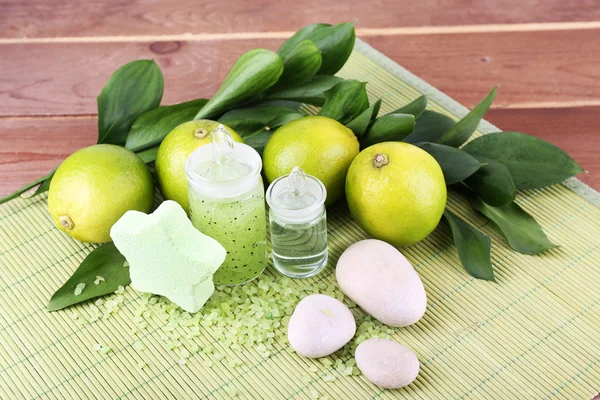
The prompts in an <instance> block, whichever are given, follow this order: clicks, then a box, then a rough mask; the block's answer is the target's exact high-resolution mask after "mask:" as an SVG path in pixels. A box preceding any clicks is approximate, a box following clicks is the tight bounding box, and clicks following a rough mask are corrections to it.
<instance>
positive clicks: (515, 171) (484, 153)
mask: <svg viewBox="0 0 600 400" xmlns="http://www.w3.org/2000/svg"><path fill="white" fill-rule="evenodd" d="M464 150H465V151H466V152H468V153H471V154H473V155H474V156H481V157H488V158H491V159H494V160H496V161H499V162H501V163H502V164H503V165H505V166H506V168H508V170H509V171H510V174H511V175H512V177H513V180H514V181H515V185H516V187H517V189H535V188H540V187H544V186H550V185H554V184H557V183H560V182H562V181H564V180H565V179H567V178H570V177H572V176H574V175H577V174H578V173H580V172H582V171H583V168H581V167H580V166H579V165H578V164H577V163H576V162H575V161H574V160H573V159H572V158H571V157H570V156H569V155H568V154H567V153H565V152H564V151H562V150H561V149H559V148H558V147H556V146H554V145H553V144H551V143H548V142H546V141H545V140H542V139H539V138H536V137H534V136H529V135H526V134H524V133H519V132H497V133H490V134H489V135H484V136H481V137H478V138H477V139H474V140H473V141H471V142H470V143H468V144H467V145H466V146H465V147H464Z"/></svg>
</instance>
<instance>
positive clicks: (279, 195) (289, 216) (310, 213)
mask: <svg viewBox="0 0 600 400" xmlns="http://www.w3.org/2000/svg"><path fill="white" fill-rule="evenodd" d="M326 197H327V191H326V190H325V186H323V183H321V181H320V180H318V179H317V178H315V177H314V176H311V175H306V174H305V173H304V171H303V170H302V169H301V168H300V167H294V169H292V172H291V173H290V174H289V175H285V176H282V177H280V178H277V179H276V180H274V181H273V183H271V185H270V186H269V188H268V189H267V203H268V204H269V228H270V231H271V247H272V254H273V264H274V265H275V268H277V270H279V272H281V273H282V274H284V275H286V276H289V277H292V278H307V277H309V276H313V275H316V274H317V273H319V272H320V271H321V270H322V269H323V268H325V265H327V217H326V212H325V205H324V204H325V198H326Z"/></svg>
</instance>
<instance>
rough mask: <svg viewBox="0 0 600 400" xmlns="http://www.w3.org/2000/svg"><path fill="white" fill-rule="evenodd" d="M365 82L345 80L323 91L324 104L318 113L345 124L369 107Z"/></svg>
mask: <svg viewBox="0 0 600 400" xmlns="http://www.w3.org/2000/svg"><path fill="white" fill-rule="evenodd" d="M366 86H367V83H366V82H359V81H355V80H345V81H342V82H340V83H338V84H337V85H335V86H334V87H332V88H331V89H329V90H328V91H326V92H325V104H323V107H322V108H321V110H320V111H319V115H321V116H323V117H329V118H332V119H335V120H336V121H339V122H340V123H341V124H347V123H348V122H350V121H352V120H353V119H354V118H355V117H356V116H358V115H360V114H361V113H362V112H363V111H365V110H366V109H367V108H369V98H368V97H367V90H366Z"/></svg>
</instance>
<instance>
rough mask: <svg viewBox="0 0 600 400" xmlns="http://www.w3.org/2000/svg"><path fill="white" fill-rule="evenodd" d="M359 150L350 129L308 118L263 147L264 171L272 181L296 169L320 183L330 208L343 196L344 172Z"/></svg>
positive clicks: (279, 131)
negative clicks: (297, 167) (325, 191)
mask: <svg viewBox="0 0 600 400" xmlns="http://www.w3.org/2000/svg"><path fill="white" fill-rule="evenodd" d="M358 150H359V144H358V140H357V139H356V136H354V133H353V132H352V131H351V130H350V129H348V128H346V127H345V126H344V125H342V124H340V123H339V122H337V121H336V120H333V119H331V118H327V117H319V116H308V117H303V118H299V119H296V120H294V121H291V122H288V123H287V124H285V125H283V126H282V127H281V128H279V129H277V131H275V133H274V134H273V136H272V137H271V138H270V139H269V141H268V142H267V145H266V146H265V151H264V153H263V168H264V171H265V175H266V176H267V179H268V180H269V182H273V181H274V180H275V179H277V178H278V177H280V176H282V175H286V174H289V173H290V172H291V170H292V168H294V167H295V166H296V165H297V166H299V167H300V168H302V169H303V170H304V172H306V173H307V174H309V175H312V176H314V177H316V178H318V179H319V180H320V181H321V182H323V185H325V188H326V189H327V201H326V203H325V204H327V205H329V204H331V203H333V202H334V201H336V200H337V199H339V198H340V197H341V196H342V195H343V193H344V181H345V179H346V173H347V172H348V167H350V164H351V163H352V160H353V159H354V157H356V155H357V154H358Z"/></svg>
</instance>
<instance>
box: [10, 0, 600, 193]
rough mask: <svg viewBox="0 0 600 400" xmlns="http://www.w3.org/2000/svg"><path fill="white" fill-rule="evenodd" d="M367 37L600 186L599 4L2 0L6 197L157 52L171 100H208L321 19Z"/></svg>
mask: <svg viewBox="0 0 600 400" xmlns="http://www.w3.org/2000/svg"><path fill="white" fill-rule="evenodd" d="M340 21H356V26H357V33H358V36H359V37H361V38H362V39H364V40H366V41H367V42H368V43H369V44H371V45H373V46H374V47H376V48H377V49H379V50H380V51H382V52H383V53H385V54H387V55H388V56H389V57H391V58H392V59H394V60H395V61H396V62H398V63H399V64H401V65H403V66H404V67H406V68H407V69H409V70H410V71H412V72H414V73H416V74H417V75H419V76H421V77H422V78H424V79H425V80H427V81H428V82H430V83H431V84H433V85H434V86H436V87H438V88H439V89H441V90H442V91H444V92H446V93H447V94H449V95H450V96H452V97H454V98H456V99H457V100H458V101H460V102H462V103H463V104H465V105H467V106H469V107H472V106H473V105H475V104H476V103H477V102H478V101H479V100H480V99H481V98H483V96H484V95H485V94H486V93H487V92H488V91H489V90H490V89H491V88H492V87H493V86H494V85H497V84H500V86H501V87H500V91H499V94H498V96H497V97H496V101H495V103H494V105H493V109H492V110H491V111H490V112H489V113H488V116H487V118H488V119H489V120H490V121H491V122H492V123H494V124H496V125H498V126H500V127H502V128H503V129H504V130H519V131H522V132H527V133H530V134H533V135H536V136H539V137H542V138H544V139H546V140H549V141H551V142H553V143H555V144H556V145H558V146H560V147H562V148H563V149H565V150H566V151H568V152H569V153H570V154H571V155H572V156H573V157H574V158H575V159H576V160H577V161H578V162H579V163H580V164H581V165H582V166H583V167H584V168H586V169H587V170H588V171H589V172H590V173H589V174H581V175H580V176H579V177H580V178H581V179H582V180H583V181H584V182H586V183H588V184H589V185H591V186H592V187H594V188H596V189H600V157H599V156H598V154H597V153H598V151H599V150H600V136H599V135H598V129H599V128H598V126H599V125H600V67H599V65H600V3H599V2H598V1H597V0H570V1H564V0H507V1H503V2H495V1H492V0H487V1H483V0H482V1H477V0H445V1H440V0H420V1H416V2H415V1H407V0H397V1H384V0H373V1H365V0H363V1H356V0H354V1H323V0H304V1H296V0H282V1H267V0H236V1H223V0H219V1H216V0H209V1H206V0H205V1H198V0H178V1H167V0H164V1H147V0H133V1H120V0H105V1H100V0H93V1H92V0H90V1H85V2H83V1H81V2H79V1H64V0H4V1H2V2H0V195H6V194H8V193H9V192H11V191H13V190H15V189H17V188H18V187H20V186H22V185H23V184H25V183H27V182H29V181H32V180H34V179H35V178H37V177H40V176H42V175H44V174H46V173H47V172H48V171H50V170H51V169H52V168H54V167H55V166H56V165H58V164H59V163H60V161H61V160H62V159H64V158H65V157H67V156H68V155H69V154H71V153H72V152H73V151H74V150H76V149H78V148H80V147H84V146H87V145H90V144H93V143H95V140H96V134H97V130H96V115H95V114H96V96H97V95H98V94H99V92H100V90H101V88H102V86H103V85H104V83H105V82H106V80H107V78H108V77H109V76H110V74H111V73H112V72H113V71H114V70H115V69H116V68H117V67H119V66H120V65H122V64H124V63H126V62H128V61H131V60H134V59H138V58H154V59H155V60H156V62H157V63H158V64H159V65H160V67H161V68H162V70H163V73H164V75H165V96H164V98H163V101H164V103H166V104H168V103H174V102H179V101H183V100H188V99H193V98H198V97H210V96H211V95H212V94H213V93H214V92H215V91H216V89H217V87H218V86H219V83H220V82H221V81H222V79H223V78H224V77H225V74H226V73H227V71H228V69H229V67H230V66H231V65H232V63H233V62H234V61H235V59H236V58H237V57H238V56H239V55H240V54H241V53H242V52H243V51H245V50H247V49H250V48H254V47H259V46H260V47H265V48H269V49H276V48H277V47H278V46H279V44H280V43H281V42H282V41H283V40H284V39H285V38H287V37H288V36H289V35H290V34H291V33H292V32H293V31H294V30H296V29H298V28H300V27H301V26H303V25H305V24H309V23H313V22H328V23H336V22H340Z"/></svg>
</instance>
